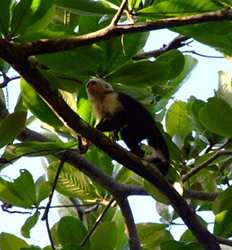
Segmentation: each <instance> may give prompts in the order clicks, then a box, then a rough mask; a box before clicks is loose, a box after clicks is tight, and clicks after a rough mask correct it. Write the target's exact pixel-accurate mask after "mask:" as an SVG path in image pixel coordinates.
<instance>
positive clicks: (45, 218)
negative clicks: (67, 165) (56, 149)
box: [41, 159, 65, 250]
mask: <svg viewBox="0 0 232 250" xmlns="http://www.w3.org/2000/svg"><path fill="white" fill-rule="evenodd" d="M64 162H65V160H64V159H61V160H60V164H59V166H58V169H57V172H56V175H55V179H54V182H53V185H52V190H51V194H50V196H49V198H48V203H47V206H46V208H45V211H44V214H43V216H42V218H41V220H45V222H46V227H47V232H48V237H49V240H50V243H51V246H52V249H53V250H55V245H54V241H53V239H52V234H51V230H50V227H49V221H48V213H49V209H50V205H51V203H52V198H53V195H54V192H55V189H56V184H57V181H58V179H59V175H60V172H61V170H62V168H63V165H64Z"/></svg>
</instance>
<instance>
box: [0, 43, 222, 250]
mask: <svg viewBox="0 0 232 250" xmlns="http://www.w3.org/2000/svg"><path fill="white" fill-rule="evenodd" d="M5 51H6V52H7V53H8V55H6V54H5V56H4V58H5V60H6V61H8V62H9V63H10V64H11V65H12V66H13V67H14V68H15V69H16V70H17V71H18V72H19V73H20V74H21V75H22V76H23V77H24V79H25V80H27V81H28V82H29V83H30V84H31V86H33V88H34V89H35V90H36V91H37V92H38V93H39V94H40V95H41V97H42V98H43V99H44V100H46V102H47V103H48V104H49V105H50V106H51V107H52V108H53V110H54V111H55V112H56V113H57V114H58V115H59V117H61V118H62V120H63V121H65V123H66V125H67V126H69V127H70V128H72V129H73V130H74V131H75V132H77V133H80V134H81V135H82V136H84V137H86V138H87V139H89V140H90V141H92V142H93V143H94V144H95V145H96V146H97V147H99V148H100V149H101V150H103V151H105V152H106V153H107V154H108V155H109V156H110V157H112V158H113V159H115V160H116V161H118V162H119V163H121V164H123V165H124V166H125V167H127V168H128V169H130V170H132V171H134V172H135V173H137V174H138V175H140V176H142V177H144V178H145V179H147V180H148V181H149V182H151V183H152V184H153V185H154V186H155V187H156V188H158V189H159V190H160V191H161V192H162V193H163V194H164V195H165V196H166V197H168V199H169V200H170V202H171V204H172V206H173V207H174V209H175V210H176V211H177V212H178V213H179V215H180V216H181V218H182V219H183V221H184V222H185V223H186V225H187V226H188V228H189V229H190V230H191V231H192V232H193V234H194V235H195V236H196V238H197V239H198V240H199V242H200V243H201V244H202V245H203V246H204V249H209V250H214V249H215V250H218V249H220V247H219V245H218V243H217V241H216V240H215V237H214V236H213V235H212V234H211V233H210V232H209V231H208V230H207V229H206V228H205V227H203V226H202V225H201V223H200V221H199V220H198V218H197V216H196V215H195V213H194V211H192V209H191V208H190V207H189V206H188V204H187V203H186V202H185V200H184V199H183V198H182V197H181V196H180V195H179V194H178V193H177V192H176V191H175V190H174V189H173V188H172V186H171V185H170V184H169V183H168V182H167V181H166V180H165V179H164V178H163V176H162V175H161V174H160V172H159V171H158V170H157V169H156V168H155V167H154V165H152V164H150V163H148V162H147V161H144V160H141V159H140V158H139V157H137V156H135V155H133V154H131V153H129V152H128V151H126V150H124V149H123V148H122V147H121V146H119V145H118V144H116V143H113V142H112V141H111V140H109V138H107V137H106V136H104V135H103V134H102V133H101V132H100V131H98V130H96V129H94V128H92V127H90V126H89V125H88V124H86V123H85V122H84V121H82V120H81V119H80V117H79V116H78V115H77V114H76V113H75V112H74V111H73V110H72V109H71V108H70V107H69V106H68V105H67V104H66V103H65V101H64V100H63V98H62V96H61V95H60V94H59V92H58V91H57V90H54V89H51V88H50V86H49V82H48V81H47V79H46V78H45V77H44V76H43V75H42V73H41V72H40V71H39V70H38V69H37V68H36V67H35V66H34V65H33V64H31V62H30V61H28V60H27V59H26V58H25V55H23V54H22V53H23V52H22V51H21V50H20V51H19V50H18V49H16V50H15V48H12V46H11V45H8V47H7V48H5ZM67 153H68V155H70V154H71V155H72V154H73V152H67ZM65 159H70V160H69V163H71V164H73V165H74V166H80V165H81V166H85V168H82V169H81V171H83V172H85V173H86V174H87V175H88V176H89V175H91V177H92V178H95V180H96V181H99V182H100V183H101V184H102V185H103V186H104V187H107V188H108V190H109V191H110V192H112V193H113V194H114V192H115V189H114V190H113V189H112V187H109V185H108V184H109V183H108V182H107V183H102V178H101V175H100V176H99V173H97V172H96V169H94V171H95V173H92V172H91V171H92V168H91V165H89V164H86V162H85V161H84V160H83V159H82V158H81V157H76V155H72V157H68V156H67V157H65ZM86 166H87V167H88V166H89V167H90V168H87V167H86ZM90 173H91V174H90ZM95 174H96V175H95ZM101 174H102V172H101ZM94 175H95V176H94ZM112 185H115V183H114V182H113V183H112Z"/></svg>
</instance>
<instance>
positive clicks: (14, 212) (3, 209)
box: [1, 203, 31, 214]
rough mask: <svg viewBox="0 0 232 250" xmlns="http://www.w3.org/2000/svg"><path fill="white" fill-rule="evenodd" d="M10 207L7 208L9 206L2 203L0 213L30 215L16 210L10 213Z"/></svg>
mask: <svg viewBox="0 0 232 250" xmlns="http://www.w3.org/2000/svg"><path fill="white" fill-rule="evenodd" d="M10 207H11V206H9V204H6V203H3V204H2V205H1V208H2V211H4V212H7V213H9V214H31V212H25V211H18V210H13V211H10V210H9V208H10Z"/></svg>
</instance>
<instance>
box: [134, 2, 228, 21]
mask: <svg viewBox="0 0 232 250" xmlns="http://www.w3.org/2000/svg"><path fill="white" fill-rule="evenodd" d="M224 7H225V5H223V4H221V3H220V2H219V1H214V0H204V1H200V0H192V1H185V0H172V1H168V0H161V1H155V2H153V4H152V5H151V6H149V7H147V8H144V9H141V10H139V11H138V13H139V14H140V15H145V16H150V17H161V16H163V17H168V16H181V15H194V14H198V13H202V12H207V11H215V10H218V9H220V8H224Z"/></svg>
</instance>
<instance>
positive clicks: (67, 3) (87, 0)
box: [55, 0, 118, 15]
mask: <svg viewBox="0 0 232 250" xmlns="http://www.w3.org/2000/svg"><path fill="white" fill-rule="evenodd" d="M55 3H56V4H57V5H58V6H60V7H63V8H66V9H69V10H71V11H73V12H75V13H77V14H79V15H96V14H98V15H104V14H114V13H115V12H116V10H117V9H118V7H117V6H116V5H114V4H112V3H111V1H107V0H99V1H92V0H78V1H76V0H55Z"/></svg>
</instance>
